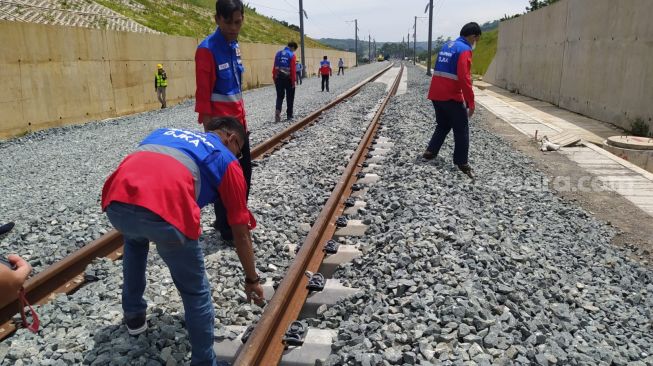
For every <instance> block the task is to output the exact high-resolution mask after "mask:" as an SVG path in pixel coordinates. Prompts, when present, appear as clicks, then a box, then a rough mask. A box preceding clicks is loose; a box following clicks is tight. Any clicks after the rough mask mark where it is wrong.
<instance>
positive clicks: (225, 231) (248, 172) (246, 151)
mask: <svg viewBox="0 0 653 366" xmlns="http://www.w3.org/2000/svg"><path fill="white" fill-rule="evenodd" d="M241 153H242V154H243V156H242V157H241V158H240V159H238V162H239V163H240V167H241V168H242V169H243V175H244V176H245V183H247V198H249V191H250V187H251V186H252V154H251V151H250V147H249V133H248V134H247V139H246V140H245V144H244V145H243V149H242V151H241ZM214 208H215V228H216V230H218V231H219V232H220V235H221V236H222V239H224V240H233V238H234V234H233V233H232V232H231V227H230V226H229V222H227V210H226V209H225V207H224V205H223V204H222V200H221V199H218V200H217V201H215V205H214Z"/></svg>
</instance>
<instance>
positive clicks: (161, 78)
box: [154, 64, 168, 109]
mask: <svg viewBox="0 0 653 366" xmlns="http://www.w3.org/2000/svg"><path fill="white" fill-rule="evenodd" d="M167 87H168V75H166V71H165V70H164V69H163V65H161V64H158V65H156V74H154V90H156V97H157V98H158V99H159V103H161V109H163V108H165V107H166V88H167Z"/></svg>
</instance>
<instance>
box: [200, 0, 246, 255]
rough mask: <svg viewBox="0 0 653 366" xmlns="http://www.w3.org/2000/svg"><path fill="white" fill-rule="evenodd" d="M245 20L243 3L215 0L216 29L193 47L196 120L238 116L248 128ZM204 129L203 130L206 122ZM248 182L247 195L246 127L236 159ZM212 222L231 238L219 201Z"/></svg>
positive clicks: (223, 209)
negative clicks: (242, 42) (244, 84)
mask: <svg viewBox="0 0 653 366" xmlns="http://www.w3.org/2000/svg"><path fill="white" fill-rule="evenodd" d="M244 20H245V6H244V5H243V3H242V1H240V0H220V1H216V3H215V23H216V24H217V25H218V29H216V31H215V32H214V33H213V34H211V35H209V36H208V37H206V38H205V39H204V40H203V41H202V43H200V45H199V46H198V47H197V51H195V83H196V85H197V90H196V92H195V112H197V113H198V120H199V123H201V124H204V123H206V122H208V121H210V120H211V118H212V117H223V116H231V117H235V118H237V119H238V120H239V121H240V123H241V124H242V125H243V127H244V128H245V131H248V129H247V121H246V120H245V103H244V102H243V95H242V89H241V85H242V74H243V72H244V71H245V68H244V67H243V63H242V61H241V58H240V48H239V46H238V34H239V33H240V29H241V27H242V25H243V22H244ZM204 126H205V130H206V125H204ZM238 161H239V163H240V166H241V167H242V168H243V174H244V175H245V181H246V182H247V195H248V196H249V191H250V188H251V182H252V156H251V154H250V148H249V131H248V134H247V138H245V142H244V145H243V146H242V156H241V157H239V159H238ZM213 226H214V227H215V229H216V230H218V231H219V232H220V235H221V236H222V239H223V240H224V241H226V242H230V241H232V240H233V235H232V233H231V229H230V228H229V225H228V224H227V216H226V211H225V208H224V207H222V206H221V203H220V201H218V202H217V203H216V205H215V222H214V223H213Z"/></svg>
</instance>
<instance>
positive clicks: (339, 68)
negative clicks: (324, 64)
mask: <svg viewBox="0 0 653 366" xmlns="http://www.w3.org/2000/svg"><path fill="white" fill-rule="evenodd" d="M340 71H342V74H343V75H344V74H345V68H344V67H343V66H340V67H338V75H340Z"/></svg>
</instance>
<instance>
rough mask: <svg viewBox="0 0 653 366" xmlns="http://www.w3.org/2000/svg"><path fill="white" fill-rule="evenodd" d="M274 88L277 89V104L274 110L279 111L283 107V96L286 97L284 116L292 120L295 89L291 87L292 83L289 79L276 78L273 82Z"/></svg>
mask: <svg viewBox="0 0 653 366" xmlns="http://www.w3.org/2000/svg"><path fill="white" fill-rule="evenodd" d="M274 86H275V88H276V89H277V104H276V110H278V111H280V110H281V106H283V98H284V94H285V96H286V97H287V99H286V116H287V117H288V118H292V113H293V108H292V107H293V104H294V103H295V88H294V85H292V81H291V80H290V78H289V77H282V76H279V77H277V80H275V81H274Z"/></svg>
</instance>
